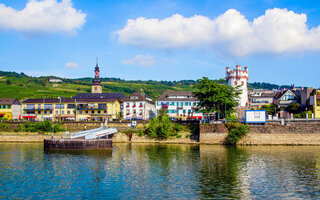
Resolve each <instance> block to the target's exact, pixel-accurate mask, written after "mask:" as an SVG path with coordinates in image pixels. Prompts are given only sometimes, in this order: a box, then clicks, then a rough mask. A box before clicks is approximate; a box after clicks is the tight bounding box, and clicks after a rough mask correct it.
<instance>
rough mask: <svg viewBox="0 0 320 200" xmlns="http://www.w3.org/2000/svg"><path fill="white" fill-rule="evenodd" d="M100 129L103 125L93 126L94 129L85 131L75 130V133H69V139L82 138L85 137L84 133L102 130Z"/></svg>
mask: <svg viewBox="0 0 320 200" xmlns="http://www.w3.org/2000/svg"><path fill="white" fill-rule="evenodd" d="M102 129H103V127H100V128H95V129H90V130H86V131H80V132H77V133H75V134H73V135H71V136H70V138H71V139H77V138H78V139H79V138H83V137H85V136H86V135H89V134H91V133H94V132H97V131H100V130H102Z"/></svg>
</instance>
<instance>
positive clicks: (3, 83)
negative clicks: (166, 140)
mask: <svg viewBox="0 0 320 200" xmlns="http://www.w3.org/2000/svg"><path fill="white" fill-rule="evenodd" d="M50 78H58V77H49V76H46V77H30V76H27V75H26V74H23V73H20V74H18V73H16V72H4V71H0V98H17V99H19V100H23V99H26V98H55V97H58V96H63V97H71V96H75V95H76V94H77V93H85V92H90V91H91V81H92V79H91V78H79V79H63V78H61V79H62V80H63V83H50V82H49V79H50ZM101 80H102V85H103V92H122V93H124V94H126V95H129V94H131V93H133V92H135V91H139V92H145V93H146V94H148V95H150V96H151V97H152V98H153V99H156V98H157V97H158V96H159V95H161V94H162V93H163V92H164V91H167V90H176V91H178V90H180V91H181V90H188V91H190V90H192V85H194V84H195V83H196V81H195V80H181V81H154V80H149V81H140V80H136V81H126V80H123V79H119V78H101ZM248 87H249V89H253V88H257V89H276V88H283V87H287V86H279V85H276V84H270V83H248Z"/></svg>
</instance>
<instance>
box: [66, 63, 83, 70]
mask: <svg viewBox="0 0 320 200" xmlns="http://www.w3.org/2000/svg"><path fill="white" fill-rule="evenodd" d="M66 68H70V69H80V68H81V67H80V66H79V65H78V64H77V63H74V62H67V63H66Z"/></svg>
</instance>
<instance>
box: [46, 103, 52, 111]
mask: <svg viewBox="0 0 320 200" xmlns="http://www.w3.org/2000/svg"><path fill="white" fill-rule="evenodd" d="M44 109H47V110H52V104H44Z"/></svg>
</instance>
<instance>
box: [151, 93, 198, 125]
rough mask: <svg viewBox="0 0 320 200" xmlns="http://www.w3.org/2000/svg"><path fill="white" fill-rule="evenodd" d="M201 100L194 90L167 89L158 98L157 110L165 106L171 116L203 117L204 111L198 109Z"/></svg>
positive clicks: (183, 117) (180, 117)
mask: <svg viewBox="0 0 320 200" xmlns="http://www.w3.org/2000/svg"><path fill="white" fill-rule="evenodd" d="M198 105H199V100H198V99H197V98H196V97H194V96H193V95H192V91H166V92H164V93H163V94H162V95H161V96H159V98H158V99H157V100H156V111H157V114H158V113H159V110H160V109H162V108H164V109H166V110H167V113H168V115H169V117H172V118H176V119H183V120H186V119H201V118H202V117H203V115H202V113H200V112H199V111H198V110H197V107H198Z"/></svg>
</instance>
